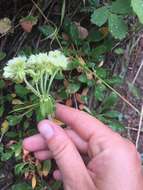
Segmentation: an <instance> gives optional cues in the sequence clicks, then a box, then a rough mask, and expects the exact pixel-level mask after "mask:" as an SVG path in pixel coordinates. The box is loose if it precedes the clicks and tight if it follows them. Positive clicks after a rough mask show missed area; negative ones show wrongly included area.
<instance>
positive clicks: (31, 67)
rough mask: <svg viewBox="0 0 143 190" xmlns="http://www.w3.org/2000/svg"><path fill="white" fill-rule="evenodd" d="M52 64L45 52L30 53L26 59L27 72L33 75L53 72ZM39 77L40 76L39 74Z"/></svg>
mask: <svg viewBox="0 0 143 190" xmlns="http://www.w3.org/2000/svg"><path fill="white" fill-rule="evenodd" d="M52 70H53V66H52V65H51V64H50V63H49V61H48V55H47V53H39V54H36V55H31V56H30V57H29V59H28V61H27V73H33V76H34V74H35V75H38V76H39V74H41V75H42V74H44V73H48V74H49V75H52V74H53V71H52ZM39 77H40V76H39Z"/></svg>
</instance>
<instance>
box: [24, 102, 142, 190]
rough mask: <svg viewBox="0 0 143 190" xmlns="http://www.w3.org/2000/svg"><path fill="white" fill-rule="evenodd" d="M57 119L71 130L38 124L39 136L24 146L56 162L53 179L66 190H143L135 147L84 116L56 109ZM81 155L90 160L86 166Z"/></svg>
mask: <svg viewBox="0 0 143 190" xmlns="http://www.w3.org/2000/svg"><path fill="white" fill-rule="evenodd" d="M56 117H57V118H58V119H59V120H61V121H63V122H64V123H65V124H67V125H68V126H70V129H62V128H61V127H59V126H57V125H56V124H54V123H53V122H51V121H48V120H43V121H41V122H40V123H39V124H38V130H39V132H40V133H39V134H37V135H34V136H31V137H28V138H26V139H25V140H24V142H23V146H24V148H25V149H27V150H28V151H31V152H34V154H35V157H36V158H38V159H40V160H46V159H50V158H54V159H55V160H56V163H57V166H58V169H59V170H56V171H55V172H54V174H53V175H54V177H55V178H56V179H58V180H62V181H63V184H64V188H65V189H66V190H112V189H113V190H143V174H142V171H141V162H140V157H139V154H138V152H137V151H136V149H135V146H134V145H133V144H132V143H131V142H130V141H128V140H127V139H124V138H122V137H121V136H120V135H119V134H117V133H115V132H113V131H112V130H111V129H109V128H108V127H107V126H105V125H104V124H103V123H101V122H100V121H98V120H97V119H95V118H94V117H92V116H90V115H88V114H87V113H85V112H81V111H78V110H75V109H73V108H69V107H67V106H64V105H60V104H58V105H57V110H56ZM80 153H81V154H82V153H84V154H86V155H87V156H88V158H89V162H88V163H87V165H86V164H85V163H84V161H83V159H82V157H81V155H80Z"/></svg>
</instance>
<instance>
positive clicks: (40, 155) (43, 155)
mask: <svg viewBox="0 0 143 190" xmlns="http://www.w3.org/2000/svg"><path fill="white" fill-rule="evenodd" d="M34 156H35V157H36V158H37V159H38V160H41V161H42V160H49V159H52V157H53V156H52V153H51V151H48V150H41V151H37V152H34Z"/></svg>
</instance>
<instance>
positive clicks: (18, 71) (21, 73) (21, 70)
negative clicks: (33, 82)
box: [3, 56, 27, 82]
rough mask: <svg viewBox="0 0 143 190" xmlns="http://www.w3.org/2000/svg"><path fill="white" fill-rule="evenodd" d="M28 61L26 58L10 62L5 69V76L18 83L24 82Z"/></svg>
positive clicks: (22, 57) (14, 59) (21, 57)
mask: <svg viewBox="0 0 143 190" xmlns="http://www.w3.org/2000/svg"><path fill="white" fill-rule="evenodd" d="M26 60H27V58H26V57H24V56H19V57H14V58H13V59H11V60H9V61H8V63H7V65H6V66H5V67H4V74H3V76H4V77H5V78H9V79H12V80H14V81H17V82H22V81H23V79H24V77H25V68H26Z"/></svg>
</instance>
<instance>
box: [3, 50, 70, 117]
mask: <svg viewBox="0 0 143 190" xmlns="http://www.w3.org/2000/svg"><path fill="white" fill-rule="evenodd" d="M67 65H68V58H67V57H65V56H64V55H63V54H62V52H60V51H59V50H55V51H50V52H49V53H39V54H35V55H34V54H32V55H31V56H30V57H28V58H27V57H25V56H18V57H15V58H13V59H11V60H9V61H8V63H7V65H6V66H5V67H4V73H3V76H4V78H6V79H10V80H12V81H13V82H18V83H22V82H24V83H25V84H26V86H27V87H28V88H29V89H30V90H31V92H32V93H33V94H35V95H36V96H37V97H38V98H39V106H40V111H41V114H42V116H43V117H48V116H50V115H52V114H53V113H54V111H55V100H54V98H53V97H52V96H51V94H50V89H51V85H52V83H53V80H54V79H55V76H56V74H57V73H58V72H62V71H63V70H66V69H67Z"/></svg>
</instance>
